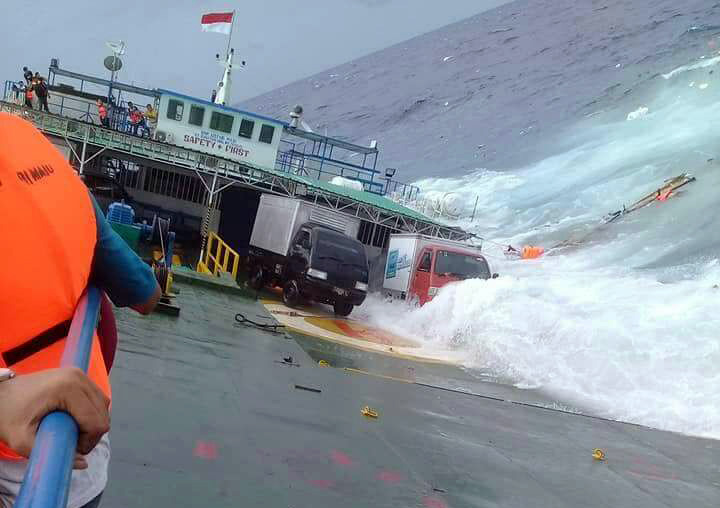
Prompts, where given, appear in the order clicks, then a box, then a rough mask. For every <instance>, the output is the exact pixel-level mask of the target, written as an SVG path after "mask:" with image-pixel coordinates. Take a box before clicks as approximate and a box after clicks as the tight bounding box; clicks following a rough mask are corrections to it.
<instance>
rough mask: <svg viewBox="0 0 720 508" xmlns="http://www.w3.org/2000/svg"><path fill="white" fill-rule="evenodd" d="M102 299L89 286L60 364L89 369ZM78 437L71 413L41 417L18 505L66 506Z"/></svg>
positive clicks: (27, 507)
mask: <svg viewBox="0 0 720 508" xmlns="http://www.w3.org/2000/svg"><path fill="white" fill-rule="evenodd" d="M100 300H101V293H100V290H98V289H97V288H96V287H94V286H88V288H87V290H86V291H85V293H84V294H83V296H82V297H81V298H80V302H79V303H78V305H77V307H76V308H75V314H74V315H73V319H72V324H71V325H70V331H69V332H68V337H67V340H66V342H65V350H64V352H63V355H62V358H61V360H60V366H61V367H77V368H79V369H81V370H83V371H85V372H87V369H88V365H89V363H90V351H91V349H92V340H93V335H94V333H95V327H96V325H97V321H98V315H99V312H100ZM77 440H78V427H77V423H76V422H75V420H74V419H73V418H72V417H71V416H70V415H69V414H68V413H66V412H64V411H55V412H53V413H50V414H48V415H47V416H45V418H43V419H42V421H41V422H40V425H39V427H38V431H37V434H36V436H35V445H34V446H33V449H32V452H31V454H30V460H29V462H28V468H27V470H26V471H25V478H24V479H23V483H22V487H21V488H20V493H19V494H18V497H17V500H16V501H15V508H65V506H66V505H67V499H68V494H69V491H70V477H71V473H72V465H73V458H74V457H75V450H76V448H77Z"/></svg>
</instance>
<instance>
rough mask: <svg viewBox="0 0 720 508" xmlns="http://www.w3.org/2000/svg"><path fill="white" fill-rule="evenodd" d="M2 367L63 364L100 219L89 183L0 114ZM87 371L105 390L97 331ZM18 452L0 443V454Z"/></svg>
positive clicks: (25, 370) (25, 369)
mask: <svg viewBox="0 0 720 508" xmlns="http://www.w3.org/2000/svg"><path fill="white" fill-rule="evenodd" d="M0 231H2V234H3V237H4V241H3V247H2V249H0V323H1V324H2V325H1V326H0V328H1V330H0V367H10V368H12V369H13V370H14V371H15V372H17V373H18V374H20V375H22V374H29V373H32V372H37V371H41V370H46V369H51V368H55V367H58V366H59V365H60V359H61V356H62V352H63V349H64V347H65V338H66V336H67V331H68V326H69V321H70V320H71V319H72V316H73V313H74V310H75V306H76V305H77V303H78V300H79V299H80V296H81V295H82V292H83V290H84V289H85V287H86V286H87V284H88V279H89V277H90V269H91V265H92V260H93V253H94V250H95V243H96V241H97V223H96V219H95V212H94V209H93V204H92V201H91V200H90V196H89V194H88V191H87V188H86V187H85V185H84V184H83V182H82V181H81V180H80V178H79V177H78V175H77V174H76V173H75V171H74V170H73V169H72V167H70V165H69V164H68V163H67V161H66V160H65V159H64V158H63V156H62V155H61V153H60V152H59V151H58V150H57V149H56V148H55V147H54V146H53V145H52V143H50V142H49V141H48V140H47V139H46V138H45V136H43V135H42V133H40V132H39V131H38V130H37V129H35V127H33V126H32V124H30V123H29V122H27V121H25V120H23V119H21V118H19V117H17V116H13V115H9V114H4V113H0ZM88 376H89V377H90V378H91V379H92V380H93V381H94V382H95V383H96V384H97V385H98V386H99V387H100V388H101V389H102V390H103V391H104V392H105V394H106V395H107V396H108V397H109V396H110V381H109V379H108V374H107V371H106V369H105V364H104V362H103V358H102V354H101V350H100V343H99V341H98V338H97V334H96V335H95V337H94V343H93V347H92V352H91V356H90V367H89V369H88ZM20 458H21V457H20V456H19V455H17V454H16V453H14V452H13V451H12V450H11V449H9V448H8V447H7V446H6V445H5V444H4V443H2V442H0V459H5V460H8V459H9V460H13V459H20Z"/></svg>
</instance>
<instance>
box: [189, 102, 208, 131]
mask: <svg viewBox="0 0 720 508" xmlns="http://www.w3.org/2000/svg"><path fill="white" fill-rule="evenodd" d="M193 110H195V111H197V110H200V111H201V112H202V114H201V115H200V123H194V122H193V121H192V119H193ZM204 123H205V108H204V107H203V106H198V105H197V104H190V113H189V114H188V125H194V126H196V127H202V126H203V124H204Z"/></svg>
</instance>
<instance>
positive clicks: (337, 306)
mask: <svg viewBox="0 0 720 508" xmlns="http://www.w3.org/2000/svg"><path fill="white" fill-rule="evenodd" d="M333 310H334V311H335V314H336V315H337V316H343V317H345V316H349V315H350V313H351V312H352V310H353V305H352V303H346V302H335V303H334V304H333Z"/></svg>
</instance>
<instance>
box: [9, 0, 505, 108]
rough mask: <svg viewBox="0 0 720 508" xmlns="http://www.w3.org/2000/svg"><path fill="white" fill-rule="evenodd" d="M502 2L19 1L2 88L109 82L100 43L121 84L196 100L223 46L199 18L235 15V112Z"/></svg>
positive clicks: (212, 78)
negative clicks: (48, 80) (52, 67)
mask: <svg viewBox="0 0 720 508" xmlns="http://www.w3.org/2000/svg"><path fill="white" fill-rule="evenodd" d="M503 3H507V1H504V0H447V1H445V2H439V1H437V0H307V1H304V2H301V1H298V0H275V1H274V2H272V3H270V2H265V1H255V2H248V1H245V2H239V1H235V0H226V1H224V2H223V1H220V2H218V1H198V0H153V1H148V0H142V1H139V0H125V1H122V2H102V1H100V2H98V1H97V0H95V1H89V0H63V1H61V2H57V1H54V0H34V1H27V0H20V1H14V2H11V4H12V9H3V11H4V12H3V15H2V16H0V34H2V35H0V40H1V41H2V44H1V45H0V46H1V47H2V48H3V49H2V51H0V82H4V81H5V80H8V79H15V80H17V79H20V78H21V77H22V72H21V69H22V67H23V65H27V66H29V67H30V68H31V69H32V70H33V71H40V73H41V74H43V75H45V74H47V68H48V65H49V63H50V58H58V59H59V60H60V66H61V67H62V68H65V69H68V70H72V71H75V72H81V73H86V74H92V75H96V76H108V77H109V72H108V71H107V70H105V68H104V67H103V66H102V61H103V58H104V57H106V56H108V55H109V54H110V50H109V49H108V48H107V46H106V45H105V43H106V41H110V40H112V41H118V40H123V41H125V42H126V44H127V53H126V55H125V56H124V58H123V60H124V66H123V69H122V70H121V71H120V73H119V78H118V79H119V80H120V81H123V82H127V83H133V84H136V85H140V86H147V87H149V88H168V89H173V90H177V91H179V92H183V93H187V94H189V95H194V96H199V97H203V96H206V95H209V94H210V91H211V90H212V88H213V87H214V84H215V83H216V82H217V81H218V80H219V79H220V77H221V74H222V69H221V67H220V66H219V64H217V63H216V61H215V54H216V53H222V52H224V51H225V48H226V45H227V37H226V36H224V35H222V34H216V33H203V32H201V30H200V16H201V15H202V14H203V13H206V12H223V11H228V10H233V9H235V11H236V12H237V15H236V22H235V29H234V35H233V40H232V41H233V42H232V46H233V47H234V48H235V54H236V60H240V59H244V60H246V61H247V67H246V69H245V70H244V71H243V72H242V75H238V74H239V73H238V74H236V75H235V76H234V90H233V102H234V101H236V100H242V99H244V98H249V97H254V96H256V95H259V94H261V93H264V92H267V91H269V90H272V89H274V88H277V87H279V86H282V85H285V84H287V83H290V82H293V81H296V80H298V79H300V78H303V77H306V76H310V75H312V74H315V73H317V72H320V71H322V70H324V69H328V68H330V67H333V66H335V65H339V64H342V63H345V62H347V61H349V60H352V59H354V58H357V57H360V56H362V55H365V54H368V53H371V52H373V51H377V50H380V49H383V48H385V47H387V46H390V45H392V44H395V43H398V42H401V41H403V40H406V39H409V38H411V37H414V36H416V35H420V34H422V33H425V32H429V31H431V30H434V29H437V28H440V27H442V26H444V25H447V24H449V23H452V22H455V21H459V20H461V19H464V18H466V17H469V16H472V15H473V14H477V13H479V12H482V11H484V10H487V9H490V8H493V7H496V6H498V5H501V4H503Z"/></svg>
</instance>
